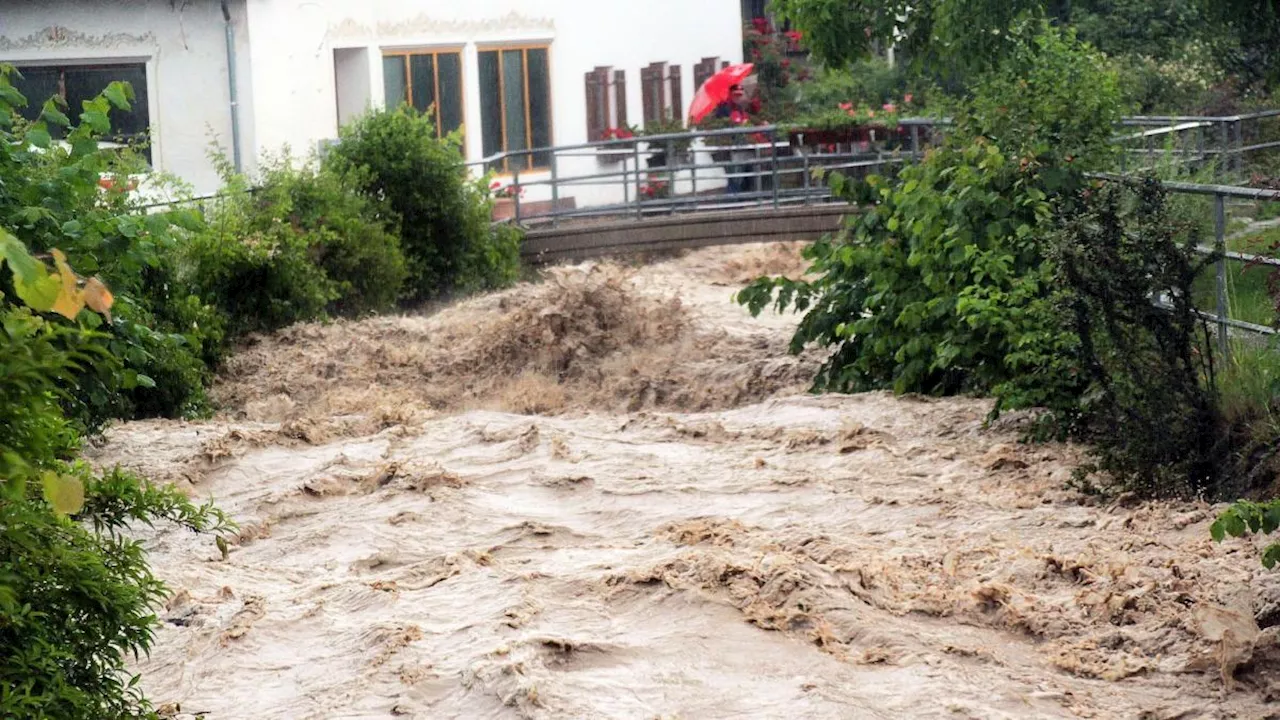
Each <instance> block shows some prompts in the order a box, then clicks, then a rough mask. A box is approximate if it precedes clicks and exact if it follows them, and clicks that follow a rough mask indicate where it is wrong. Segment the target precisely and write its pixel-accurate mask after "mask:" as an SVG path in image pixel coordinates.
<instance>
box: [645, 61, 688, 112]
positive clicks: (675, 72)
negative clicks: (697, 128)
mask: <svg viewBox="0 0 1280 720" xmlns="http://www.w3.org/2000/svg"><path fill="white" fill-rule="evenodd" d="M640 95H641V99H642V100H643V101H644V124H645V126H646V127H647V126H649V125H652V124H654V123H664V122H668V121H672V120H674V121H677V122H680V123H681V124H683V122H684V93H683V90H682V88H681V76H680V66H679V65H668V64H666V63H652V64H650V65H649V67H646V68H640Z"/></svg>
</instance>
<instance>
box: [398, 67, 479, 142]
mask: <svg viewBox="0 0 1280 720" xmlns="http://www.w3.org/2000/svg"><path fill="white" fill-rule="evenodd" d="M380 50H381V51H382V57H381V59H382V60H383V61H384V62H385V60H386V59H387V58H389V57H399V58H401V59H402V61H403V63H404V95H405V98H404V102H406V103H408V104H409V106H410V107H413V63H412V62H411V61H410V58H412V57H414V56H419V55H430V56H431V75H432V78H431V80H432V85H433V87H434V88H435V89H434V93H435V98H436V101H435V103H434V107H433V110H434V115H435V117H434V120H435V126H436V138H438V139H444V137H445V136H446V135H448V134H449V133H447V132H445V131H444V128H443V127H442V125H441V122H440V115H441V113H440V59H439V56H440V55H457V56H458V115H459V117H460V118H461V122H460V123H459V124H458V129H460V130H462V131H463V133H464V139H463V147H466V144H465V143H466V139H465V133H466V128H467V54H466V52H465V48H463V47H460V46H453V45H449V46H441V47H429V48H427V47H408V48H400V47H397V48H380ZM385 67H386V66H385V65H384V66H383V68H384V69H383V80H382V102H383V105H384V106H386V107H387V109H388V110H394V109H395V108H393V107H389V106H388V103H387V80H386V70H385ZM450 132H452V131H450Z"/></svg>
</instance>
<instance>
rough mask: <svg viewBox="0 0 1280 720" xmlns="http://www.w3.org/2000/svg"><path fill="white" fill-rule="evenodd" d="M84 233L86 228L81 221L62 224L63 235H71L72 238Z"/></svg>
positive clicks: (69, 221)
mask: <svg viewBox="0 0 1280 720" xmlns="http://www.w3.org/2000/svg"><path fill="white" fill-rule="evenodd" d="M83 231H84V226H83V225H81V224H80V221H79V220H68V221H66V222H64V223H62V234H63V235H69V236H71V237H79V236H80V233H81V232H83Z"/></svg>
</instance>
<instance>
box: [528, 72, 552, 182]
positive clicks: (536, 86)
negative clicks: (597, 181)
mask: <svg viewBox="0 0 1280 720" xmlns="http://www.w3.org/2000/svg"><path fill="white" fill-rule="evenodd" d="M528 62H529V124H530V126H531V128H532V133H531V135H532V138H533V147H535V148H546V147H551V146H552V144H553V143H552V140H551V77H550V75H551V73H550V70H549V68H548V66H547V51H546V50H530V51H529V52H528ZM533 164H534V165H536V166H538V167H548V166H549V165H550V164H551V158H550V156H549V154H548V153H538V154H536V155H534V156H533Z"/></svg>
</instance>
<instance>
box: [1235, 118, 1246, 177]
mask: <svg viewBox="0 0 1280 720" xmlns="http://www.w3.org/2000/svg"><path fill="white" fill-rule="evenodd" d="M1235 125H1236V161H1235V169H1236V173H1237V174H1238V175H1241V176H1243V175H1244V121H1243V120H1237V121H1236V123H1235Z"/></svg>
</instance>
